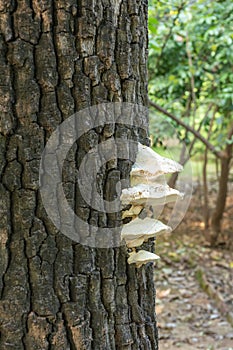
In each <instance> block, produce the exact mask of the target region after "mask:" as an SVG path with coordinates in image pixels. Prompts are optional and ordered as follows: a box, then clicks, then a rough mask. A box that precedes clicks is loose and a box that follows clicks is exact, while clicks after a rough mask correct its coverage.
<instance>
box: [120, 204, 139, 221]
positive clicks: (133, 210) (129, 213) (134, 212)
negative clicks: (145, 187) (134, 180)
mask: <svg viewBox="0 0 233 350" xmlns="http://www.w3.org/2000/svg"><path fill="white" fill-rule="evenodd" d="M143 208H144V207H143V205H132V206H131V207H130V208H129V209H128V210H124V211H123V213H122V219H125V218H132V217H136V216H138V215H139V214H140V212H141V211H142V210H143Z"/></svg>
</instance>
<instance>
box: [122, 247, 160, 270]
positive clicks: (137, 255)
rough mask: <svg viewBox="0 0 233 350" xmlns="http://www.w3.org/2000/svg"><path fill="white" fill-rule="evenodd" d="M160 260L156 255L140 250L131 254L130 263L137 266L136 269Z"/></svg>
mask: <svg viewBox="0 0 233 350" xmlns="http://www.w3.org/2000/svg"><path fill="white" fill-rule="evenodd" d="M158 259H160V257H159V256H158V255H156V254H154V253H151V252H148V251H146V250H139V252H132V253H130V254H129V258H128V263H129V264H136V267H138V268H139V267H141V266H142V265H144V264H146V263H148V262H151V261H155V260H158Z"/></svg>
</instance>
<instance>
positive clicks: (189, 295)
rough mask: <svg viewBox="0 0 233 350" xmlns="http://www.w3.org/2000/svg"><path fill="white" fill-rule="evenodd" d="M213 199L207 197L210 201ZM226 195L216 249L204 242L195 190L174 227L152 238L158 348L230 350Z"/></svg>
mask: <svg viewBox="0 0 233 350" xmlns="http://www.w3.org/2000/svg"><path fill="white" fill-rule="evenodd" d="M215 195H216V194H215V192H214V191H213V193H210V199H211V200H212V199H213V201H212V202H213V203H214V196H215ZM211 197H213V198H211ZM232 197H233V196H230V195H229V199H228V203H227V208H226V213H225V216H224V220H223V232H224V234H223V236H222V237H220V239H219V244H218V246H217V247H216V248H211V247H210V246H209V244H208V243H207V242H206V240H205V238H204V229H203V218H202V208H201V188H198V189H197V190H196V191H195V194H194V195H193V198H192V200H191V203H190V207H189V210H188V212H187V214H186V216H185V218H184V220H183V221H182V223H181V224H180V226H179V227H178V228H177V229H176V230H175V231H174V232H172V233H171V234H166V235H165V236H159V237H158V238H157V242H156V254H158V255H159V256H160V258H161V259H160V260H159V261H158V263H157V264H156V266H155V283H156V289H157V301H156V312H157V321H158V328H159V338H160V342H159V344H160V347H159V349H160V350H166V349H169V350H178V349H181V350H196V349H205V350H233V249H232V245H231V248H230V240H229V237H230V234H231V236H232V235H233V230H232V228H233V198H232ZM231 239H232V238H231ZM231 242H232V241H231Z"/></svg>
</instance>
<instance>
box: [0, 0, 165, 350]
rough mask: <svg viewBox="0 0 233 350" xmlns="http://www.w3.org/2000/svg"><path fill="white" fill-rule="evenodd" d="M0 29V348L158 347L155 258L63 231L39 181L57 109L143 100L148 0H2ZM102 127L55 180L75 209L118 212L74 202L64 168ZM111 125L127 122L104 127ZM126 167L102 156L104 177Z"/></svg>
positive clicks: (60, 116)
mask: <svg viewBox="0 0 233 350" xmlns="http://www.w3.org/2000/svg"><path fill="white" fill-rule="evenodd" d="M0 31H1V35H0V113H1V114H0V150H1V152H0V176H1V177H0V179H1V183H0V215H1V222H0V259H1V264H0V292H1V303H0V327H1V338H0V349H4V350H8V349H14V350H21V349H28V350H32V349H41V350H47V349H57V350H63V349H64V350H67V349H78V350H84V349H85V350H90V349H92V350H104V349H105V350H113V349H125V350H129V349H131V350H134V349H135V350H138V349H145V350H148V349H153V350H154V349H157V348H158V345H157V329H156V319H155V289H154V282H153V267H152V266H151V265H147V266H146V267H143V268H140V269H138V270H137V269H135V268H134V266H129V265H128V264H127V249H126V247H125V246H123V247H120V248H109V249H100V248H98V249H97V248H96V249H95V248H90V247H87V246H82V245H80V244H77V243H75V242H73V241H71V240H70V239H68V238H67V237H66V236H64V235H62V234H61V233H59V232H58V231H57V229H56V228H55V227H54V225H53V224H52V223H51V221H50V220H49V218H48V217H47V215H46V213H45V210H44V208H43V204H42V201H41V198H40V193H39V191H38V188H39V185H38V177H39V164H40V158H41V153H42V151H43V148H44V146H45V143H46V140H48V138H49V137H50V135H51V133H52V132H53V131H54V130H55V129H56V128H57V126H58V125H59V124H60V123H61V122H62V121H64V120H65V119H67V118H68V117H69V116H71V115H72V114H73V113H74V112H76V111H80V110H82V109H83V108H86V107H88V106H91V105H94V104H99V103H102V102H108V101H109V102H118V101H120V102H121V101H124V102H132V103H137V104H142V105H146V104H147V71H146V66H147V1H144V0H139V1H136V0H135V1H134V0H130V1H129V0H127V1H115V2H112V1H110V0H104V1H101V2H100V1H96V0H91V1H83V0H77V1H75V0H58V1H53V0H44V1H39V0H23V1H19V0H18V1H11V0H9V1H4V0H0ZM142 118H143V116H142ZM144 124H145V125H147V124H148V118H147V116H145V117H144ZM108 127H109V126H108ZM103 132H104V131H103V130H92V131H91V132H90V134H87V135H86V137H84V138H83V139H82V140H80V141H79V143H78V147H77V145H74V147H73V149H72V150H71V153H70V156H69V159H68V161H67V164H66V166H65V168H64V169H63V181H64V187H65V189H66V195H67V198H68V200H69V202H70V203H71V204H72V205H73V206H74V207H76V208H77V210H78V211H79V212H80V215H81V216H82V217H86V218H88V219H89V220H92V221H96V222H99V221H100V220H103V221H104V220H108V221H111V220H112V222H113V223H114V224H116V222H117V220H118V221H119V215H115V216H114V215H112V216H111V215H110V214H109V216H108V217H107V218H103V217H100V216H98V213H96V212H95V211H93V210H90V208H88V207H85V206H83V204H82V203H80V199H79V193H78V191H77V187H76V183H75V179H74V178H72V176H71V174H70V173H71V170H70V169H71V168H72V167H74V168H75V161H76V156H77V157H78V160H77V161H78V162H79V155H80V154H82V152H84V151H85V152H87V151H88V150H89V149H91V148H92V147H93V146H94V145H95V144H96V142H98V139H99V138H101V137H103ZM115 133H117V134H118V135H119V136H122V135H125V134H127V129H126V128H125V127H119V128H118V129H114V130H111V132H110V131H109V130H108V132H107V131H106V130H105V137H107V136H106V135H108V137H110V136H112V135H114V134H115ZM109 135H110V136H109ZM138 140H141V141H142V142H147V135H145V134H143V133H142V132H140V131H139V132H138ZM143 140H144V141H143ZM77 149H78V152H77ZM129 172H130V163H129V161H128V160H122V161H119V162H118V164H117V165H116V163H114V164H112V165H111V166H109V168H107V167H106V169H104V170H103V174H102V175H103V177H104V179H105V180H104V184H103V187H104V188H110V187H111V186H108V183H111V184H112V187H113V188H114V186H115V184H116V183H117V182H118V181H119V178H121V177H126V178H129ZM109 195H110V196H111V193H110V194H109ZM148 249H153V243H152V242H150V243H148Z"/></svg>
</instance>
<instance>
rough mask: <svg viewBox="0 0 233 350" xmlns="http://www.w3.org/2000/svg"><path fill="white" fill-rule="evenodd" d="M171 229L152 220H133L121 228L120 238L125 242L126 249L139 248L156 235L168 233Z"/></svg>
mask: <svg viewBox="0 0 233 350" xmlns="http://www.w3.org/2000/svg"><path fill="white" fill-rule="evenodd" d="M170 231H171V228H170V227H169V226H166V225H164V224H163V223H162V222H161V221H159V220H155V219H152V218H145V219H143V220H142V219H139V218H137V219H135V220H132V221H131V222H130V223H128V224H126V225H124V226H123V229H122V231H121V238H122V239H124V240H125V242H126V245H127V247H128V248H134V247H139V246H141V245H142V244H143V243H144V242H146V241H147V240H148V239H149V238H152V237H155V236H156V234H157V233H165V232H170Z"/></svg>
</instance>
